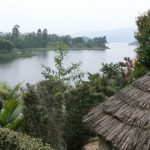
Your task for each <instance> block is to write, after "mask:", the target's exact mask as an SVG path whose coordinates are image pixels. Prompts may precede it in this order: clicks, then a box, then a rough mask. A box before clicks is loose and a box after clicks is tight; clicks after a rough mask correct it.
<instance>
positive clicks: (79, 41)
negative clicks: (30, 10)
mask: <svg viewBox="0 0 150 150" xmlns="http://www.w3.org/2000/svg"><path fill="white" fill-rule="evenodd" d="M19 28H20V27H19V25H15V26H14V27H13V29H12V32H11V33H2V32H1V34H0V50H11V49H13V48H17V49H27V48H53V47H55V46H56V45H57V44H58V43H64V44H66V45H67V46H68V48H70V49H85V48H87V49H106V48H107V47H106V45H105V44H106V43H107V39H106V36H104V37H95V38H93V39H91V38H87V37H75V38H72V37H71V36H70V35H66V36H58V35H56V34H48V30H47V29H46V28H45V29H43V30H41V29H38V30H37V32H31V33H25V34H21V33H20V32H19Z"/></svg>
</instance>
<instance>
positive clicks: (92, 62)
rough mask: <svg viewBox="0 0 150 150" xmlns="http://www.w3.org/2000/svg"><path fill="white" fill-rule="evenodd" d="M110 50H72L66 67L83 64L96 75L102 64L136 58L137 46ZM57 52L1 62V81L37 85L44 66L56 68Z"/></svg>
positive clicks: (118, 45)
mask: <svg viewBox="0 0 150 150" xmlns="http://www.w3.org/2000/svg"><path fill="white" fill-rule="evenodd" d="M108 47H109V48H110V49H107V50H104V51H100V50H72V51H69V52H68V53H67V55H66V56H65V59H64V65H65V66H69V64H70V63H71V62H74V63H76V62H79V61H81V62H82V66H81V70H83V71H84V72H91V73H95V72H98V71H99V70H100V68H101V64H102V63H111V62H113V63H116V62H119V61H123V58H124V57H131V58H135V56H136V54H135V52H134V49H135V48H136V47H135V46H129V45H128V43H110V44H108ZM54 56H55V52H53V51H49V52H41V53H40V54H39V55H38V56H34V57H31V58H19V59H15V60H13V61H8V62H7V61H5V62H0V80H2V81H6V82H8V83H9V84H11V85H15V84H16V83H18V82H21V83H23V84H25V83H26V82H29V83H36V82H37V81H39V80H42V79H43V77H42V75H41V72H42V65H45V66H51V67H53V68H54V62H53V57H54Z"/></svg>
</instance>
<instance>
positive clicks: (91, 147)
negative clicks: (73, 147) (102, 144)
mask: <svg viewBox="0 0 150 150" xmlns="http://www.w3.org/2000/svg"><path fill="white" fill-rule="evenodd" d="M83 150H98V140H91V141H89V143H88V144H86V145H85V146H84V148H83Z"/></svg>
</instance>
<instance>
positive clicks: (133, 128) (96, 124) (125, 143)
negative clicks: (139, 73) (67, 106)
mask: <svg viewBox="0 0 150 150" xmlns="http://www.w3.org/2000/svg"><path fill="white" fill-rule="evenodd" d="M84 123H85V124H86V125H87V126H88V127H89V129H91V130H92V131H94V132H96V133H97V134H99V135H100V136H102V137H103V138H104V139H105V140H106V141H109V142H111V144H112V145H113V146H114V147H115V148H116V149H119V150H150V73H148V74H147V75H145V76H144V77H142V78H140V79H138V80H136V81H135V82H134V83H133V84H131V85H129V86H127V87H125V88H123V89H122V90H121V91H119V92H118V93H117V94H115V95H114V96H112V97H110V98H109V99H108V100H107V101H106V102H104V103H101V104H100V105H98V106H96V107H95V108H93V109H92V110H91V111H90V112H89V113H88V114H87V115H86V116H85V117H84Z"/></svg>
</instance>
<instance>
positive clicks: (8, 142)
mask: <svg viewBox="0 0 150 150" xmlns="http://www.w3.org/2000/svg"><path fill="white" fill-rule="evenodd" d="M0 149H1V150H52V149H51V148H50V146H49V145H44V144H43V143H42V142H41V140H40V139H35V138H31V137H30V136H28V135H24V134H22V133H19V132H15V131H11V130H9V129H7V128H0Z"/></svg>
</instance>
